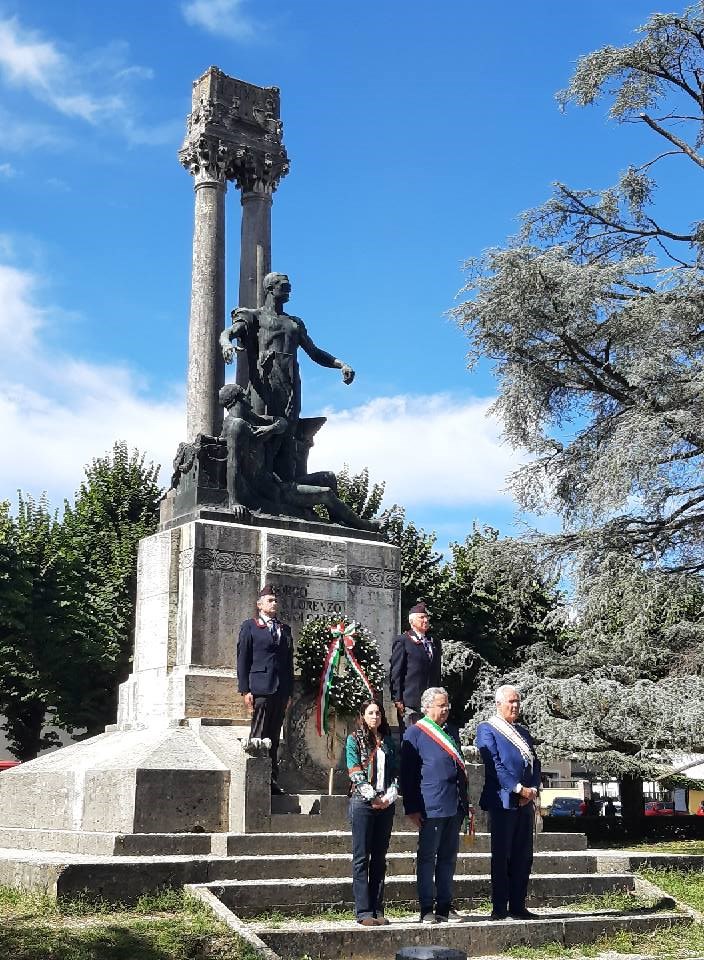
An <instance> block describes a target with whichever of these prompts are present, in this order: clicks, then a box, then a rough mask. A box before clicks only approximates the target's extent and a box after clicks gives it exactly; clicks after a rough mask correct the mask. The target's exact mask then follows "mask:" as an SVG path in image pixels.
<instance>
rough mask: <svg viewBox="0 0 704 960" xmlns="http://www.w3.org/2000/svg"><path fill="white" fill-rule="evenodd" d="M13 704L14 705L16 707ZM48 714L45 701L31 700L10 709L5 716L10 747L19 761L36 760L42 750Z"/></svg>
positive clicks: (13, 705)
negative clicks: (45, 721)
mask: <svg viewBox="0 0 704 960" xmlns="http://www.w3.org/2000/svg"><path fill="white" fill-rule="evenodd" d="M15 706H16V705H15V704H12V707H15ZM45 716H46V704H45V703H44V702H43V701H38V700H30V701H29V702H28V703H24V704H21V705H19V706H17V708H16V709H8V710H7V716H6V717H5V730H6V735H7V739H8V749H9V750H10V753H13V754H14V755H15V756H16V757H17V759H18V760H19V761H21V762H22V763H26V762H27V760H34V758H35V757H36V755H37V754H38V753H39V751H40V750H41V748H42V746H43V745H44V744H43V743H42V730H43V728H44V718H45Z"/></svg>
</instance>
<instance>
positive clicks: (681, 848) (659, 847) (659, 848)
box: [627, 840, 704, 857]
mask: <svg viewBox="0 0 704 960" xmlns="http://www.w3.org/2000/svg"><path fill="white" fill-rule="evenodd" d="M627 849H629V850H638V851H644V852H646V853H689V854H690V855H691V856H693V857H697V856H699V857H701V856H704V840H660V841H658V842H657V843H635V844H631V846H630V847H628V848H627Z"/></svg>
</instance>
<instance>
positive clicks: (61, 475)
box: [0, 238, 185, 507]
mask: <svg viewBox="0 0 704 960" xmlns="http://www.w3.org/2000/svg"><path fill="white" fill-rule="evenodd" d="M0 239H2V238H0ZM37 293H38V282H37V278H36V277H35V276H34V275H33V274H31V273H30V272H29V271H26V270H20V269H18V268H17V267H14V266H11V265H7V264H0V304H2V309H0V381H1V385H0V436H1V437H2V438H3V448H4V450H5V456H3V457H2V458H0V498H10V499H13V498H14V495H15V491H16V490H17V489H22V490H25V491H26V492H28V493H32V494H34V495H38V494H40V493H41V492H42V491H43V490H46V491H47V492H48V493H49V497H50V500H51V502H52V504H53V505H54V506H57V507H58V506H60V505H61V503H62V501H63V498H64V497H67V498H69V499H70V498H71V497H72V495H73V493H74V492H75V490H76V488H77V487H78V485H79V483H80V481H81V479H82V477H83V467H84V466H85V464H87V463H89V462H90V461H91V460H92V459H93V457H96V456H102V455H103V454H104V453H106V452H107V451H108V450H110V448H111V447H112V444H113V443H114V442H115V440H124V441H126V443H127V444H128V445H129V446H130V447H133V446H135V447H138V448H139V449H140V450H143V451H145V452H146V453H147V456H148V457H149V459H152V460H154V461H155V462H157V463H161V464H162V465H163V466H164V469H162V472H161V481H162V483H167V484H168V478H169V475H170V463H171V460H172V458H173V455H174V453H175V451H176V447H177V446H178V443H179V441H180V440H181V439H183V438H182V432H183V430H184V426H185V423H184V412H183V411H184V405H183V400H182V398H181V397H180V396H178V395H177V391H175V390H171V391H167V392H166V394H167V395H166V396H164V397H162V398H160V399H156V400H154V399H151V398H149V397H148V396H147V394H146V391H145V389H144V384H143V383H141V382H140V381H139V379H138V378H137V377H136V376H135V374H134V373H133V372H131V371H130V370H129V369H127V368H125V367H121V366H118V365H114V366H109V365H98V364H90V363H87V362H85V361H81V360H76V359H73V358H71V357H69V356H67V355H65V354H63V353H62V352H61V351H60V350H56V349H54V348H53V347H52V346H51V345H50V344H51V343H53V342H54V338H53V337H52V338H51V340H49V339H48V333H49V327H50V326H51V327H53V326H54V325H55V323H56V322H57V317H58V316H60V314H58V312H54V311H52V310H51V309H49V308H46V307H40V306H39V305H37V302H36V300H37Z"/></svg>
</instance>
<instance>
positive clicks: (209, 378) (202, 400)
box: [181, 137, 227, 442]
mask: <svg viewBox="0 0 704 960" xmlns="http://www.w3.org/2000/svg"><path fill="white" fill-rule="evenodd" d="M226 158H227V150H226V148H225V147H224V145H223V144H221V143H220V142H219V141H218V140H216V139H211V138H206V137H202V138H201V139H200V140H199V141H198V142H197V143H196V144H194V145H193V148H192V149H191V150H190V151H189V152H188V153H185V154H184V155H183V156H182V157H181V162H182V163H183V165H184V166H185V167H186V168H187V169H188V170H189V172H190V173H191V174H192V175H193V177H194V181H195V183H194V187H195V225H194V229H193V275H192V281H191V315H190V323H189V328H188V375H187V386H186V434H187V440H188V441H189V442H191V441H193V440H194V439H195V437H196V435H197V434H199V433H206V434H208V435H210V436H217V435H218V434H219V433H220V428H221V426H222V407H221V406H220V405H219V403H218V391H219V390H220V387H221V386H222V385H223V383H224V382H225V364H224V362H223V358H222V351H221V349H220V344H219V337H220V333H221V331H222V330H223V328H224V323H225V191H226V190H227V180H226V179H225V166H226Z"/></svg>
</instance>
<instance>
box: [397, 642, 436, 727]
mask: <svg viewBox="0 0 704 960" xmlns="http://www.w3.org/2000/svg"><path fill="white" fill-rule="evenodd" d="M428 639H429V640H430V642H431V643H432V646H433V659H432V660H430V659H429V658H428V654H427V653H426V652H425V647H424V645H423V643H422V642H421V641H420V640H417V639H416V636H415V634H414V633H413V631H412V630H407V631H406V632H405V633H402V634H401V636H400V637H396V639H395V640H394V642H393V646H392V647H391V699H392V700H393V701H394V703H402V704H403V705H404V706H405V707H409V708H410V709H411V710H417V711H420V695H421V694H422V692H423V691H424V690H427V689H428V687H439V686H440V661H441V657H442V651H441V648H440V641H439V640H433V638H432V637H431V636H430V635H429V634H428Z"/></svg>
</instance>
